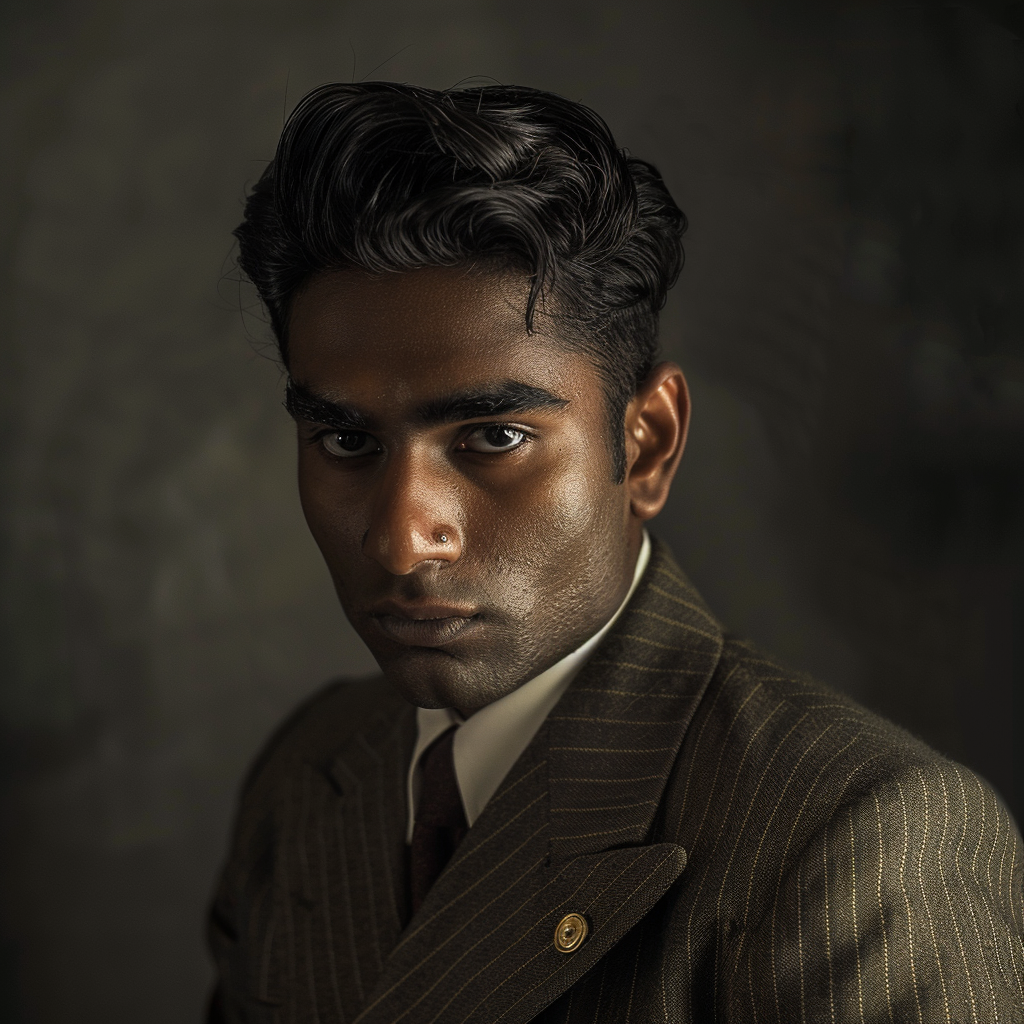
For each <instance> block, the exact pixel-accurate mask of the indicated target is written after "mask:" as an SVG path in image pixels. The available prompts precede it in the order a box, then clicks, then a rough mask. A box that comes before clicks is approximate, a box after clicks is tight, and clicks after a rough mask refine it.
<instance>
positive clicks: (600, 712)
mask: <svg viewBox="0 0 1024 1024" xmlns="http://www.w3.org/2000/svg"><path fill="white" fill-rule="evenodd" d="M721 647H722V635H721V630H720V627H719V626H718V624H717V623H716V622H715V620H714V618H713V617H712V616H711V615H710V613H709V612H708V611H707V610H706V608H704V606H703V604H702V602H701V601H700V598H699V597H698V596H697V595H696V593H695V592H694V590H693V588H692V587H691V586H690V585H689V583H688V582H687V581H686V580H685V577H684V576H683V575H682V573H681V572H680V570H679V569H678V567H676V565H675V563H674V562H673V561H672V559H671V556H670V555H668V553H667V551H666V550H665V549H664V548H663V547H661V546H660V545H657V544H656V546H655V550H654V552H653V556H652V559H651V565H650V566H649V568H648V570H647V572H646V573H645V575H644V579H643V581H642V582H641V585H640V587H639V588H638V589H637V592H636V594H635V595H634V598H633V600H632V601H631V602H630V605H629V607H628V608H627V609H626V611H625V612H624V613H623V615H622V616H621V617H620V619H619V621H618V622H617V623H616V625H615V627H614V628H613V630H612V631H611V633H610V634H609V636H608V638H607V639H606V640H605V642H604V643H603V644H602V645H601V647H600V648H599V649H598V650H597V651H596V652H595V655H594V657H593V658H592V660H591V661H590V662H589V663H588V664H587V666H586V667H585V668H584V670H583V671H582V672H581V673H580V675H579V676H578V677H577V679H576V680H575V681H574V683H573V684H572V686H570V688H569V690H568V691H567V692H566V694H565V695H564V696H563V698H562V700H561V701H560V702H559V703H558V705H557V706H556V707H555V709H554V710H553V712H552V713H551V715H550V716H549V717H548V720H547V722H546V723H545V725H544V726H543V727H542V728H541V730H540V731H539V732H538V734H537V736H536V737H535V738H534V740H533V742H532V743H531V744H530V746H529V747H528V748H527V749H526V751H524V753H523V755H522V756H521V757H520V759H519V760H518V761H517V762H516V764H515V766H514V767H513V768H512V770H511V772H510V773H509V775H508V777H507V778H506V779H505V781H504V782H503V783H502V785H501V787H500V788H499V789H498V791H497V793H495V795H494V797H493V798H492V799H491V801H490V802H489V803H488V805H487V807H485V809H484V811H483V813H482V814H481V816H480V818H479V819H478V820H477V821H476V823H475V824H474V825H473V827H472V828H471V829H470V830H469V833H468V834H467V836H466V838H465V840H463V843H462V845H461V846H460V847H459V849H458V850H457V851H456V853H455V856H454V857H453V858H452V862H451V863H450V864H449V865H448V867H447V868H446V869H445V871H444V873H443V874H442V875H441V877H440V878H439V879H438V881H437V882H436V883H435V885H434V887H433V889H431V891H430V893H429V894H428V897H427V899H426V900H425V902H424V904H423V906H422V907H421V908H420V911H419V913H418V914H416V916H415V917H414V918H413V919H412V921H411V922H410V924H409V926H408V928H407V929H406V931H405V932H404V933H403V935H402V937H401V939H400V940H399V942H398V944H397V945H396V947H395V949H394V951H393V952H392V954H391V956H390V958H389V959H388V961H387V964H386V965H385V968H384V971H383V973H382V974H381V976H380V978H379V980H378V982H377V985H376V988H375V990H374V991H373V992H372V993H371V994H370V996H369V997H368V999H367V1001H366V1003H365V1005H364V1007H363V1010H362V1012H361V1013H360V1014H359V1016H358V1017H357V1018H356V1020H357V1021H358V1022H359V1024H398V1022H406V1024H427V1022H430V1024H495V1022H499V1021H500V1022H502V1024H524V1022H526V1021H529V1020H531V1019H532V1018H533V1017H535V1016H536V1015H537V1014H538V1013H540V1011H541V1010H542V1009H543V1008H544V1007H545V1006H547V1005H548V1004H550V1003H551V1002H553V1001H554V1000H555V999H557V998H558V997H559V996H560V995H561V994H562V993H563V992H564V991H565V990H566V989H567V988H569V987H570V986H571V985H572V984H574V983H575V982H576V981H577V980H579V979H580V978H581V977H582V976H583V975H584V974H585V973H586V972H587V971H588V970H589V969H590V968H591V967H593V966H594V964H595V963H596V962H597V960H598V959H599V958H600V957H602V956H603V955H604V954H605V953H606V952H607V951H608V950H609V949H611V948H612V946H613V945H614V944H615V943H616V942H618V941H619V939H620V938H622V936H623V935H625V933H626V932H627V931H628V930H629V929H630V928H632V927H633V926H634V925H635V924H636V923H637V922H638V921H639V920H640V919H641V918H642V917H643V916H644V915H645V914H646V913H647V912H648V911H649V910H650V909H651V907H652V906H653V905H654V904H655V903H656V902H657V900H658V899H660V898H661V896H663V895H664V893H665V892H666V891H667V889H668V888H669V886H670V885H671V884H672V883H673V882H674V881H675V880H676V878H678V877H679V875H680V873H681V872H682V871H683V870H684V867H685V864H686V852H685V851H684V850H683V849H682V848H681V847H679V846H677V845H675V844H673V843H650V842H649V837H650V834H651V827H652V823H653V820H654V816H655V812H656V810H657V807H658V805H659V802H660V799H661V794H662V791H663V790H664V787H665V785H666V782H667V779H668V775H669V772H670V770H671V767H672V765H673V763H674V761H675V757H676V755H677V753H678V750H679V747H680V745H681V744H682V741H683V737H684V735H685V732H686V728H687V726H688V725H689V722H690V720H691V719H692V717H693V714H694V711H695V710H696V707H697V703H698V702H699V700H700V697H701V695H702V694H703V692H704V689H705V688H706V686H707V684H708V681H709V680H710V678H711V674H712V673H713V671H714V669H715V666H716V664H717V662H718V658H719V655H720V652H721ZM645 841H646V842H647V843H648V845H641V844H644V843H645ZM570 913H577V914H582V915H584V916H585V917H586V919H587V921H588V924H589V929H590V930H589V934H588V938H587V940H586V941H585V942H584V943H583V945H582V946H580V947H579V948H578V949H577V950H576V951H574V952H572V953H562V952H559V951H558V950H557V949H556V947H555V944H554V934H555V928H556V925H557V924H558V923H559V921H561V919H562V918H563V917H564V916H565V915H566V914H570Z"/></svg>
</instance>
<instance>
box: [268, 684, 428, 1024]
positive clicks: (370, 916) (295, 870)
mask: <svg viewBox="0 0 1024 1024" xmlns="http://www.w3.org/2000/svg"><path fill="white" fill-rule="evenodd" d="M415 729H416V725H415V712H414V710H413V708H412V707H410V706H409V705H408V704H406V703H405V702H404V701H402V700H401V699H400V698H398V697H397V695H395V696H391V695H390V694H389V695H387V696H386V698H385V701H384V706H383V708H381V709H380V710H379V711H378V712H377V713H376V714H375V716H374V717H373V718H371V719H370V720H369V721H368V722H367V723H366V724H365V725H363V726H361V727H360V728H358V729H357V730H356V731H355V732H354V734H353V735H351V736H350V737H349V738H348V740H346V741H345V743H344V745H343V746H342V747H341V749H340V750H339V751H338V752H337V753H336V754H335V755H334V756H333V758H332V759H331V761H330V762H329V763H328V764H327V765H326V770H325V767H324V766H320V765H316V764H313V763H307V764H306V765H305V766H304V769H303V772H302V774H301V777H300V778H299V779H298V780H297V785H298V787H299V788H298V791H297V792H295V793H294V794H293V797H292V799H291V800H290V801H289V808H290V813H291V815H292V816H293V817H294V824H293V826H292V827H293V829H294V835H295V836H296V840H297V841H296V842H295V843H294V844H292V846H291V848H290V849H291V853H290V855H289V857H288V863H287V865H286V866H285V865H282V867H286V871H285V878H284V881H285V886H286V889H287V891H288V894H289V895H288V897H287V905H286V908H285V917H284V918H283V921H284V925H285V927H284V931H285V932H286V934H288V935H290V936H292V941H291V943H290V944H289V948H290V952H289V953H288V955H287V956H286V958H285V960H286V965H285V971H286V973H288V974H291V975H292V976H293V982H292V984H291V986H290V988H291V989H292V991H294V992H295V993H296V998H297V999H298V1001H299V1003H300V1004H302V1005H303V1006H307V1008H308V1012H309V1013H310V1014H312V1016H313V1017H314V1018H315V1019H330V1020H335V1019H336V1020H351V1019H352V1017H354V1016H355V1014H356V1013H358V1011H359V1008H360V1007H361V1006H362V1005H363V1004H364V1002H365V1001H366V997H367V995H368V993H369V992H370V991H371V990H372V989H373V987H374V985H375V984H376V982H377V979H378V977H379V975H380V973H381V971H382V970H383V968H384V965H385V963H386V961H387V957H388V955H389V953H390V952H391V950H392V949H393V948H394V945H395V943H396V942H397V940H398V936H399V935H400V933H401V929H402V925H403V922H404V920H405V917H406V915H407V911H406V907H405V901H406V894H405V864H404V853H405V767H406V765H407V764H408V761H409V757H410V755H411V752H412V745H413V740H414V737H415Z"/></svg>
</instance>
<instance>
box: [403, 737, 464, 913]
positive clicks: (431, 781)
mask: <svg viewBox="0 0 1024 1024" xmlns="http://www.w3.org/2000/svg"><path fill="white" fill-rule="evenodd" d="M454 739H455V726H452V727H451V728H450V729H449V730H448V731H447V732H446V733H445V734H444V735H443V736H441V737H440V739H437V740H435V741H434V742H433V743H432V744H431V745H430V746H429V747H428V748H427V751H426V753H425V754H424V755H423V758H422V760H421V762H420V764H421V767H422V772H423V774H422V780H423V786H422V788H421V789H420V800H419V807H418V808H417V809H416V821H415V824H414V825H413V832H412V849H411V851H410V871H409V882H410V890H411V896H412V912H413V913H414V914H415V913H416V911H417V910H419V909H420V905H421V904H422V903H423V900H424V899H425V898H426V895H427V893H428V892H430V887H431V886H432V885H433V884H434V882H436V881H437V877H438V875H440V874H441V872H442V871H443V870H444V866H445V865H446V864H447V863H448V861H449V860H450V859H451V855H452V854H453V853H454V852H455V847H456V846H458V845H459V843H460V842H462V839H463V837H464V836H465V834H466V832H467V830H468V828H469V825H468V823H467V822H466V812H465V811H464V810H463V809H462V797H461V795H460V794H459V784H458V782H457V781H456V778H455V758H454V755H453V753H452V743H453V741H454Z"/></svg>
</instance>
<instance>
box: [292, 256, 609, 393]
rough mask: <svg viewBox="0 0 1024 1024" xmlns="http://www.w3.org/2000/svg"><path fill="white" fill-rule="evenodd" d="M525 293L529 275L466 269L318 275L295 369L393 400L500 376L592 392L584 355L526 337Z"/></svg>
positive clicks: (296, 311)
mask: <svg viewBox="0 0 1024 1024" xmlns="http://www.w3.org/2000/svg"><path fill="white" fill-rule="evenodd" d="M528 290H529V285H528V282H527V281H526V279H525V278H523V277H518V276H513V275H511V274H496V273H483V272H479V271H472V270H466V269H464V268H439V267H429V268H423V269H419V270H412V271H406V272H403V273H389V274H380V275H369V274H365V273H362V272H361V271H355V270H342V271H333V272H329V273H325V274H321V275H319V276H317V277H316V278H314V279H313V280H312V281H311V282H310V284H309V285H307V287H306V288H305V289H303V291H302V292H300V294H299V295H298V296H297V297H296V299H295V301H294V303H293V306H292V313H291V318H290V321H289V333H288V355H289V359H288V363H289V369H290V371H291V374H292V376H293V377H294V378H295V379H296V380H301V381H302V382H303V383H305V384H320V385H321V386H326V387H329V388H331V389H332V390H337V389H338V388H341V389H342V390H344V391H345V392H350V391H353V390H357V391H362V390H365V389H366V388H367V387H370V388H372V387H373V386H374V382H376V383H377V384H378V385H379V384H380V382H381V380H382V379H386V380H387V381H388V390H389V392H390V395H391V397H392V398H393V399H400V397H401V393H402V392H408V393H409V394H410V397H413V395H415V396H416V397H422V396H423V395H424V394H426V393H427V392H429V391H431V390H436V389H437V388H444V389H451V388H453V387H464V386H467V385H470V386H471V385H473V384H475V383H484V382H486V381H489V380H493V379H496V378H505V379H508V378H515V379H519V380H523V381H525V382H528V383H530V384H535V385H537V386H540V387H546V388H549V389H551V387H552V385H556V384H557V385H559V387H560V389H561V390H564V389H565V388H566V387H574V386H575V387H583V388H586V387H587V386H588V382H587V380H586V378H587V377H588V376H590V377H593V378H594V379H595V380H596V374H595V372H594V371H593V369H592V368H591V367H590V365H589V363H588V362H587V361H586V360H585V359H583V357H581V356H579V355H578V354H576V353H573V352H571V351H570V350H569V349H568V348H567V346H566V345H565V344H564V343H563V342H561V341H560V340H559V339H557V338H556V337H553V336H552V335H550V334H546V333H545V332H544V330H543V329H542V328H541V329H538V330H537V331H536V332H535V333H533V334H530V333H528V332H527V329H526V321H525V308H526V299H527V294H528ZM541 319H542V318H538V321H540V320H541ZM538 326H539V324H538Z"/></svg>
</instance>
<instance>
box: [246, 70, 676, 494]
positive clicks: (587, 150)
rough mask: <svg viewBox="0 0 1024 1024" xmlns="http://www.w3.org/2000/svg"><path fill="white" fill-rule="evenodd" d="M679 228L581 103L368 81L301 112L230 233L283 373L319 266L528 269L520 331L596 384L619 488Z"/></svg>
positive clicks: (325, 89)
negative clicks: (628, 424)
mask: <svg viewBox="0 0 1024 1024" xmlns="http://www.w3.org/2000/svg"><path fill="white" fill-rule="evenodd" d="M685 230H686V218H685V216H684V215H683V213H682V211H681V210H680V209H679V208H678V207H677V206H676V204H675V202H674V201H673V200H672V197H671V196H670V195H669V193H668V190H667V189H666V187H665V185H664V183H663V182H662V180H661V176H660V175H659V174H658V172H657V170H656V169H655V168H654V167H653V166H652V165H651V164H649V163H645V162H644V161H643V160H637V159H634V158H631V157H630V156H629V155H628V154H627V153H626V152H625V151H624V150H620V149H619V148H618V147H617V146H616V144H615V140H614V139H613V138H612V135H611V132H610V131H609V129H608V126H607V125H606V124H605V123H604V121H602V120H601V118H600V117H599V116H598V115H597V114H596V113H594V111H592V110H590V109H589V108H588V107H585V106H583V105H582V104H580V103H574V102H572V101H570V100H566V99H563V98H562V97H560V96H556V95H553V94H552V93H547V92H541V91H540V90H537V89H529V88H526V87H523V86H485V87H482V88H466V89H452V90H447V91H444V92H439V91H435V90H432V89H424V88H419V87H415V86H409V85H398V84H395V83H391V82H364V83H360V84H354V85H346V84H335V85H324V86H321V87H320V88H318V89H314V90H313V91H312V92H310V93H308V94H307V95H306V96H305V97H304V98H303V99H302V100H301V101H300V102H299V104H298V106H296V108H295V110H294V111H293V112H292V114H291V116H290V117H289V118H288V121H287V123H286V125H285V128H284V131H283V133H282V135H281V139H280V142H279V143H278V147H277V154H276V155H275V157H274V160H273V162H272V163H271V164H270V165H269V166H268V167H267V169H266V171H265V172H264V173H263V175H262V177H261V178H260V180H259V181H258V182H257V184H256V185H255V186H254V188H253V190H252V192H251V194H250V195H249V198H248V200H247V202H246V206H245V219H244V220H243V222H242V224H241V225H240V226H239V227H238V228H237V229H236V231H235V237H236V238H237V239H238V242H239V259H238V262H239V266H240V267H241V269H242V270H243V271H244V272H245V273H246V274H247V275H248V276H249V278H250V279H251V280H252V282H253V283H254V284H255V286H256V289H257V291H258V292H259V294H260V297H261V298H262V300H263V303H264V305H265V306H266V308H267V312H268V314H269V317H270V322H271V326H272V327H273V330H274V333H275V335H276V337H277V342H278V346H279V349H280V353H281V358H282V361H283V362H284V363H285V365H286V366H287V364H288V319H289V315H290V311H291V306H292V302H293V300H294V298H295V296H296V294H297V293H298V291H299V290H300V289H301V288H302V287H303V285H304V284H305V283H306V282H307V281H309V280H310V278H312V277H313V276H314V275H316V274H319V273H321V272H324V271H329V270H340V269H360V270H363V271H367V272H370V273H391V272H396V271H404V270H412V269H415V268H418V267H428V266H429V267H455V266H461V265H465V266H474V265H475V266H483V267H488V266H493V267H494V268H495V269H504V270H512V271H517V272H521V273H523V274H524V275H526V276H527V277H528V278H529V281H530V291H529V297H528V301H527V304H526V310H525V318H526V327H527V329H528V330H530V331H532V330H534V324H535V319H536V316H537V314H538V312H539V313H540V314H541V315H542V316H545V317H548V316H550V317H552V318H553V322H554V324H555V327H556V329H555V331H553V332H550V333H553V334H554V335H555V336H556V337H557V338H559V339H560V340H562V341H563V342H564V343H565V344H566V345H567V346H568V347H571V348H574V349H577V350H581V351H583V352H584V353H586V354H587V355H588V357H589V358H590V359H591V360H592V362H593V364H594V366H595V368H596V369H597V371H598V373H599V374H600V376H601V379H602V383H603V386H604V391H605V395H606V398H607V401H608V409H609V417H610V423H611V428H612V431H611V438H612V452H613V462H614V466H613V472H614V476H615V479H616V480H619V481H621V480H622V478H623V476H624V472H625V443H624V437H623V417H624V413H625V409H626V406H627V404H628V402H629V400H630V398H631V397H632V396H633V394H635V392H636V389H637V387H638V386H639V385H640V384H641V383H642V382H643V380H644V379H645V378H646V376H647V375H648V373H649V372H650V370H651V367H652V366H653V364H654V360H655V356H656V354H657V326H658V312H659V311H660V309H661V308H662V306H663V305H664V303H665V298H666V295H667V292H668V289H669V288H670V287H671V286H672V284H674V283H675V280H676V278H677V277H678V275H679V271H680V270H681V268H682V263H683V250H682V235H683V232H684V231H685Z"/></svg>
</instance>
